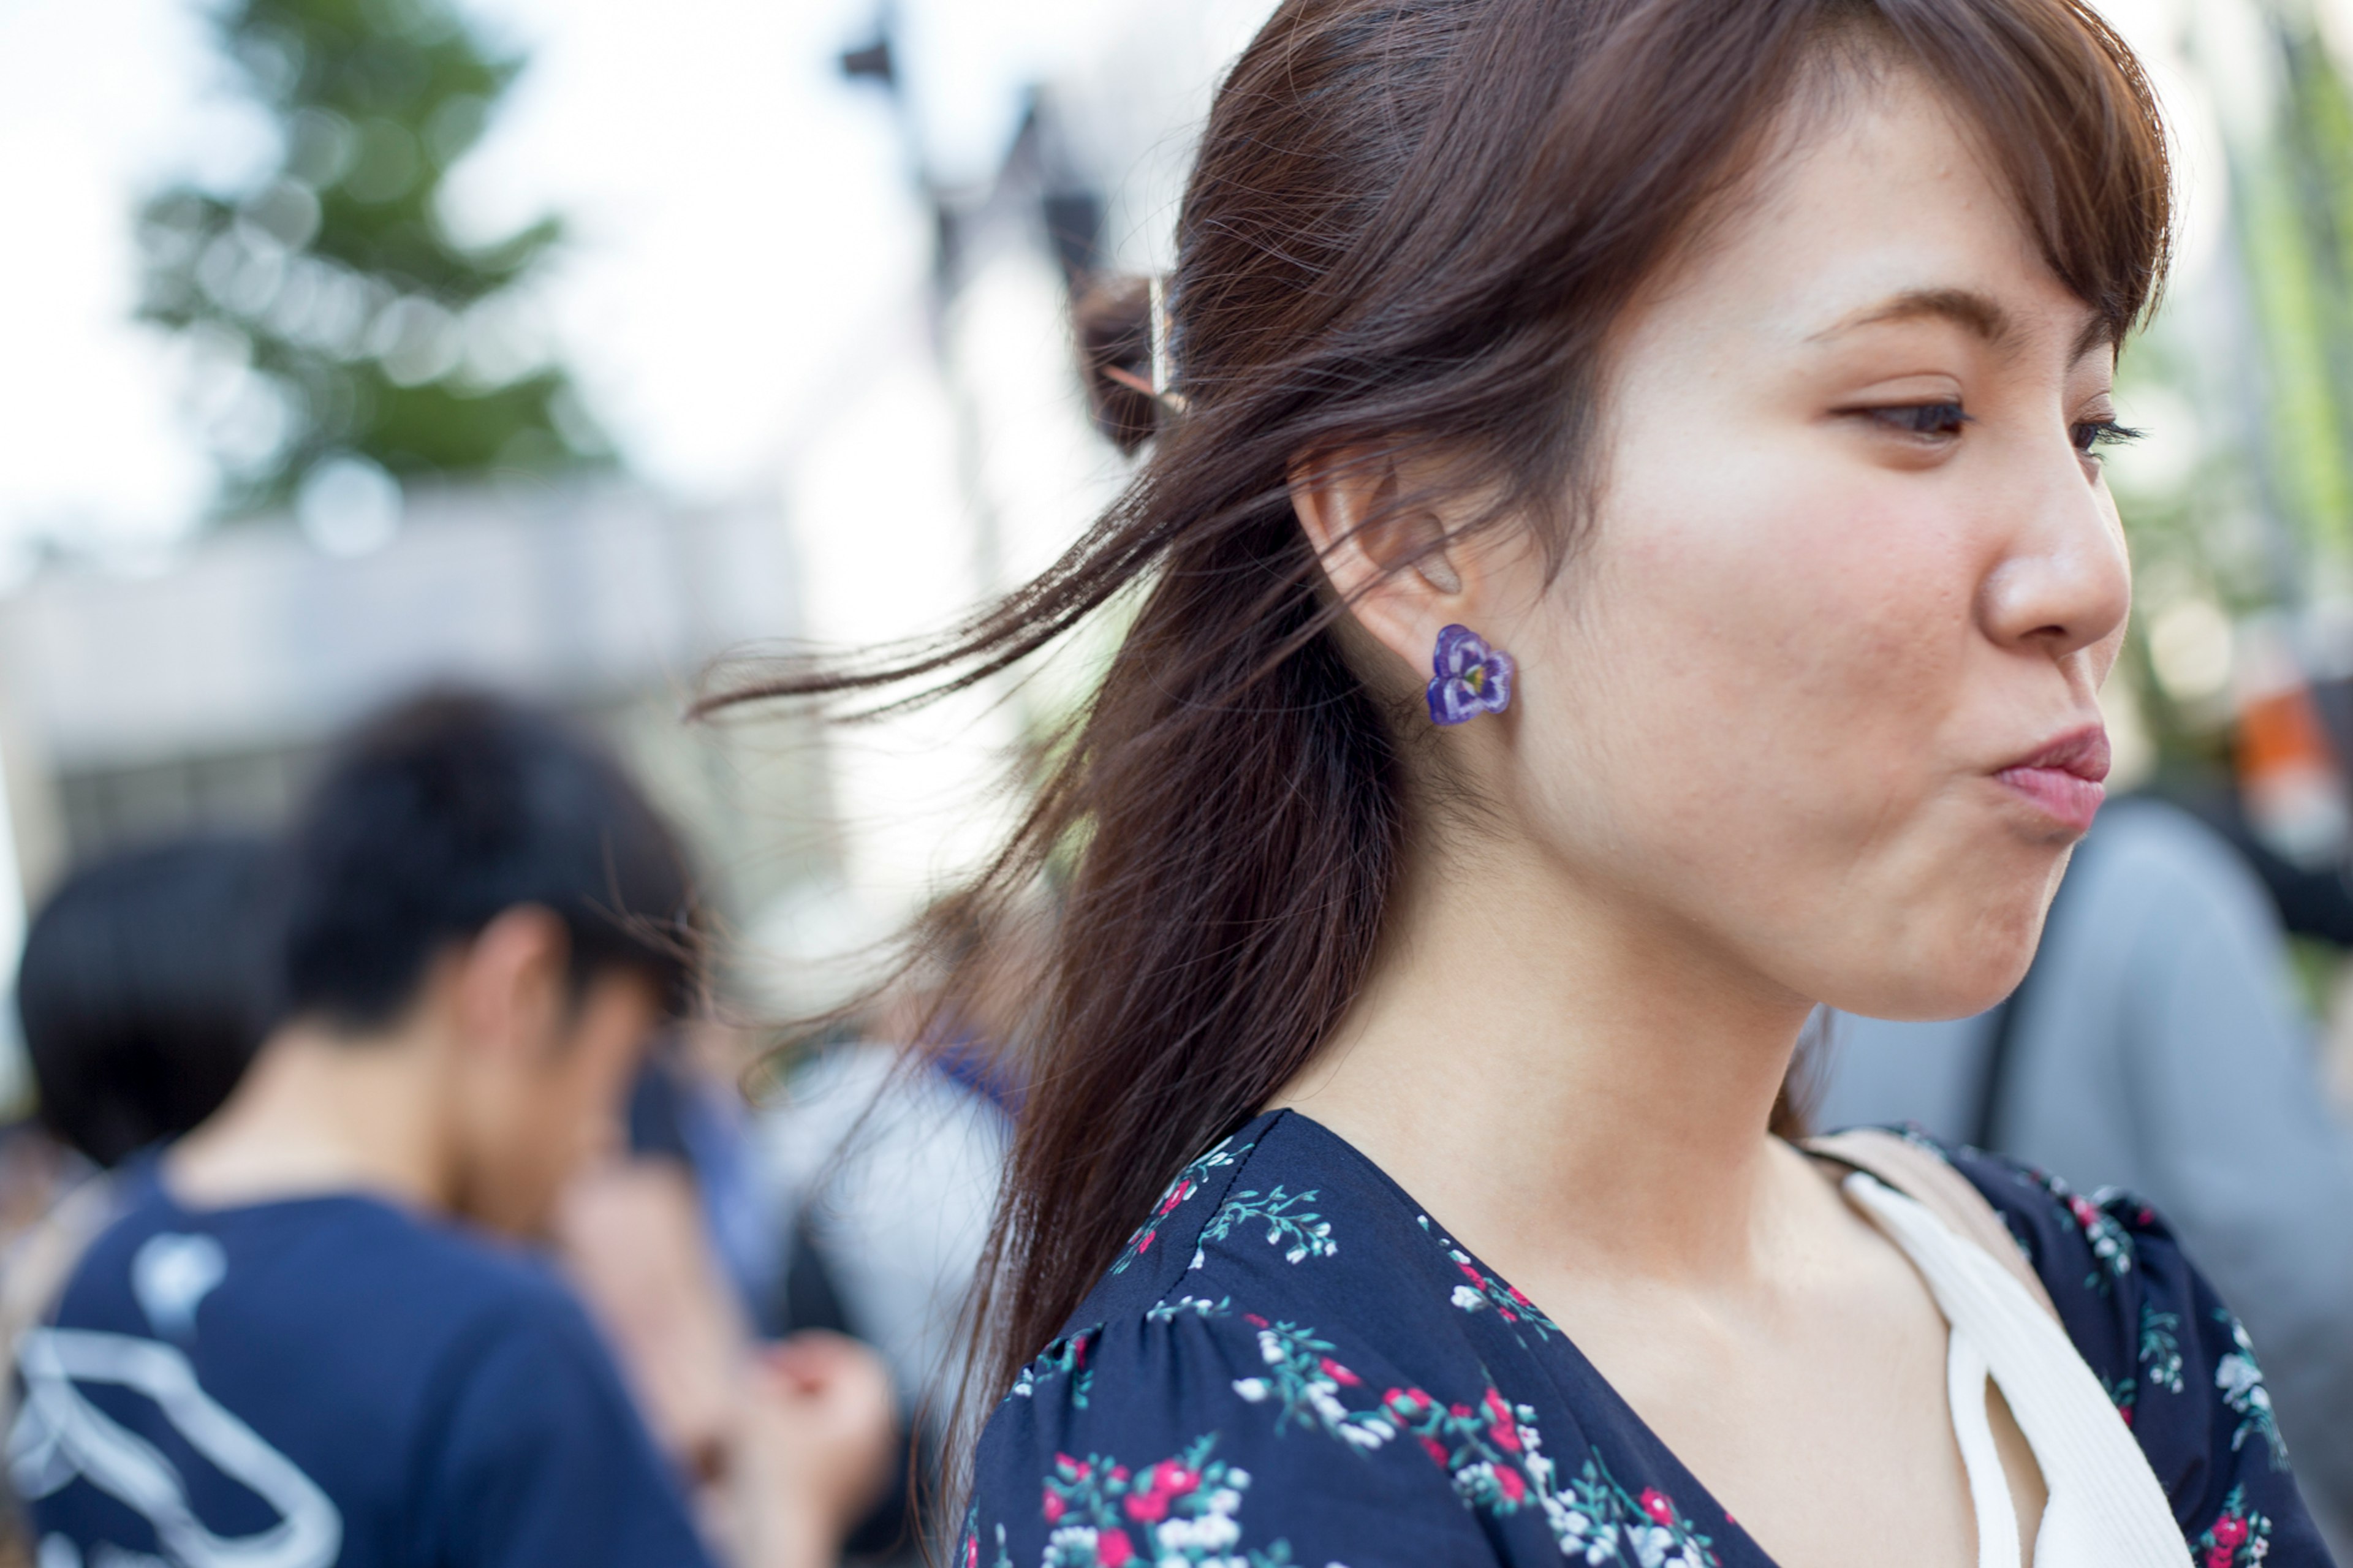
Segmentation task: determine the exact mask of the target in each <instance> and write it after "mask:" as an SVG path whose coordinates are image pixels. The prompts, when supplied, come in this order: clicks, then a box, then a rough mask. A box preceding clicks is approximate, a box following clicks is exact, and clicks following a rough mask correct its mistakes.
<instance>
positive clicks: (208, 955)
mask: <svg viewBox="0 0 2353 1568" xmlns="http://www.w3.org/2000/svg"><path fill="white" fill-rule="evenodd" d="M270 868H271V849H270V845H269V841H268V840H266V839H263V838H260V837H228V836H219V837H200V838H187V839H177V840H173V841H171V842H167V843H163V844H154V845H149V846H145V847H140V848H136V849H131V850H127V851H124V852H122V853H120V854H117V855H112V856H110V857H108V858H104V859H101V860H98V861H94V862H92V863H90V864H89V865H86V866H82V867H79V868H76V869H75V870H73V871H72V872H71V873H69V875H68V876H67V877H66V879H65V880H64V881H63V882H62V883H61V884H59V886H58V889H57V890H56V891H55V892H53V893H51V894H50V895H49V897H48V899H47V901H46V902H45V903H43V904H42V905H41V907H40V909H39V910H38V911H37V913H36V914H35V915H34V917H33V921H32V923H31V926H30V928H29V929H28V930H27V931H26V937H25V951H24V952H23V955H22V956H21V957H20V958H19V960H18V962H17V969H16V1013H17V1019H18V1022H19V1024H20V1026H21V1028H22V1031H23V1037H24V1041H25V1049H26V1056H27V1058H29V1059H30V1063H31V1067H32V1073H33V1085H34V1092H35V1095H36V1097H37V1125H36V1126H33V1127H21V1128H18V1129H15V1130H13V1131H12V1134H11V1136H10V1138H9V1159H10V1163H11V1165H12V1167H13V1168H12V1169H11V1170H10V1172H9V1173H8V1174H7V1175H6V1177H5V1178H0V1179H5V1181H7V1182H8V1184H9V1190H8V1192H7V1200H8V1202H9V1203H10V1205H12V1206H21V1207H22V1208H24V1209H25V1211H26V1213H25V1214H24V1215H23V1219H22V1221H21V1222H20V1223H18V1224H16V1225H12V1226H11V1227H10V1237H9V1241H8V1244H7V1247H6V1250H5V1253H0V1360H5V1363H6V1364H10V1365H13V1364H14V1363H15V1352H16V1343H17V1341H18V1340H19V1338H20V1337H21V1336H22V1335H23V1333H24V1332H25V1331H26V1329H28V1328H30V1327H31V1326H32V1325H33V1324H34V1323H35V1322H36V1321H38V1319H39V1318H40V1316H41V1314H42V1313H43V1312H45V1311H47V1309H48V1307H49V1306H50V1304H51V1302H52V1301H53V1300H54V1299H55V1297H56V1294H57V1292H58V1289H60V1288H61V1287H62V1286H63V1285H64V1283H65V1280H66V1277H67V1276H68V1275H69V1273H70V1272H71V1271H72V1268H73V1267H74V1265H75V1263H76V1262H77V1261H79V1258H80V1257H81V1254H82V1251H83V1249H84V1248H85V1247H88V1246H89V1244H90V1240H91V1239H92V1238H93V1237H96V1236H97V1235H98V1234H99V1233H100V1231H101V1230H103V1229H104V1228H105V1226H107V1225H108V1224H109V1223H110V1222H111V1220H112V1218H113V1215H114V1211H115V1207H116V1199H117V1196H118V1184H116V1183H113V1182H111V1181H105V1180H99V1181H88V1180H85V1179H84V1178H86V1177H87V1176H88V1175H89V1174H90V1173H91V1172H93V1171H106V1170H111V1168H113V1167H115V1166H117V1165H120V1164H121V1163H122V1162H123V1161H125V1160H126V1159H129V1158H131V1157H132V1156H133V1155H134V1154H136V1153H137V1152H139V1151H141V1150H142V1149H146V1148H148V1147H150V1146H151V1145H153V1144H155V1143H158V1142H162V1141H164V1140H166V1139H169V1138H173V1137H175V1136H177V1135H178V1134H180V1133H183V1132H185V1131H188V1130H189V1129H190V1128H192V1127H195V1125H196V1124H197V1123H199V1122H201V1121H204V1120H205V1118H206V1117H207V1116H209V1115H211V1114H212V1113H213V1112H214V1111H215V1110H218V1109H219V1107H220V1104H221V1102H222V1101H223V1100H226V1099H227V1098H228V1094H229V1091H230V1090H231V1089H234V1088H236V1086H237V1079H239V1078H240V1077H241V1076H242V1075H243V1074H244V1072H245V1068H246V1065H247V1064H248V1062H250V1061H251V1060H252V1059H253V1053H254V1050H255V1048H256V1047H258V1046H259V1044H260V1043H261V1038H262V1036H263V1034H264V1032H265V1031H266V1029H267V1027H268V1024H269V980H268V968H267V957H268V947H269V935H270V926H269V911H268V908H267V893H268V889H269V883H270ZM13 1392H14V1391H13V1388H10V1389H8V1390H7V1392H6V1394H0V1429H5V1426H6V1425H7V1421H8V1419H9V1417H10V1415H12V1414H13V1409H14V1401H13V1398H12V1397H10V1395H13ZM10 1503H11V1504H13V1500H10ZM21 1522H22V1521H21V1518H20V1517H19V1512H18V1510H17V1509H16V1507H14V1506H0V1535H10V1534H13V1533H14V1532H16V1531H17V1530H18V1529H19V1527H20V1525H21ZM0 1551H14V1552H16V1559H15V1560H21V1559H22V1558H23V1557H24V1556H25V1555H26V1553H25V1552H24V1551H23V1549H22V1543H21V1542H16V1541H10V1542H7V1544H6V1546H5V1547H0ZM0 1560H10V1559H0Z"/></svg>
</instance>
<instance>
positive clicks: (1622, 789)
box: [1542, 448, 1976, 874]
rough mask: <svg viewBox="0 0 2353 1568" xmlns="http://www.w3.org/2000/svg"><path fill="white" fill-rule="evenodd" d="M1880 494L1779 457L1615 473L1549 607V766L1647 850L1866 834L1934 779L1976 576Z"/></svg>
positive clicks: (1951, 532) (1766, 848) (1788, 843)
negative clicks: (1575, 565) (1554, 684)
mask: <svg viewBox="0 0 2353 1568" xmlns="http://www.w3.org/2000/svg"><path fill="white" fill-rule="evenodd" d="M1785 450H1786V448H1785ZM1800 450H1801V451H1802V448H1800ZM1891 488H1892V487H1890V486H1889V485H1887V484H1886V483H1885V482H1884V481H1883V479H1879V478H1878V477H1877V476H1874V475H1871V474H1868V473H1864V474H1844V475H1842V474H1841V472H1840V471H1839V470H1838V469H1837V468H1835V467H1834V466H1831V465H1826V464H1816V465H1807V464H1804V463H1802V462H1793V461H1789V460H1787V459H1786V458H1785V459H1783V460H1780V461H1775V462H1767V461H1761V460H1760V461H1752V462H1748V463H1745V464H1744V463H1741V462H1738V461H1725V462H1722V463H1714V464H1686V465H1683V466H1682V468H1681V469H1680V470H1679V471H1673V470H1671V471H1668V472H1666V473H1665V474H1663V475H1662V478H1661V479H1658V480H1657V481H1655V482H1647V483H1646V482H1644V481H1642V480H1641V479H1640V478H1639V477H1637V478H1635V479H1632V480H1631V481H1630V482H1629V483H1627V484H1625V485H1622V486H1621V487H1620V490H1619V492H1618V494H1617V495H1616V496H1615V497H1614V498H1613V504H1612V506H1611V507H1610V509H1609V512H1608V514H1607V515H1606V516H1605V517H1604V518H1603V519H1602V520H1601V521H1600V526H1599V528H1597V530H1596V532H1595V535H1594V537H1593V541H1592V552H1591V555H1590V558H1589V569H1588V571H1586V572H1584V573H1582V574H1579V581H1578V582H1577V583H1576V584H1570V585H1567V587H1566V588H1565V590H1564V594H1565V596H1566V597H1567V598H1569V599H1573V600H1574V601H1575V603H1574V605H1573V607H1570V608H1568V609H1567V612H1566V613H1564V614H1562V615H1560V616H1556V617H1555V620H1554V625H1555V627H1556V632H1557V637H1556V643H1555V646H1554V647H1551V648H1548V649H1547V650H1546V651H1547V656H1548V657H1547V658H1546V664H1547V665H1549V666H1551V667H1553V668H1557V669H1559V670H1561V671H1563V672H1564V673H1565V680H1564V682H1563V685H1562V689H1560V690H1559V691H1558V692H1556V693H1552V692H1548V693H1547V694H1546V695H1548V696H1552V695H1556V696H1558V697H1559V698H1560V699H1561V700H1562V705H1563V707H1564V709H1565V711H1563V712H1561V713H1560V714H1559V719H1560V722H1559V723H1557V724H1556V725H1551V724H1547V725H1545V726H1542V728H1543V729H1544V730H1545V731H1548V732H1549V733H1551V734H1553V735H1555V736H1556V737H1558V738H1560V739H1561V740H1562V741H1564V742H1566V744H1567V749H1568V750H1570V751H1573V752H1575V753H1576V755H1574V756H1561V757H1558V758H1556V760H1555V765H1553V766H1548V767H1547V768H1546V772H1547V773H1551V774H1552V776H1553V777H1554V778H1555V779H1556V780H1558V779H1562V778H1564V777H1565V776H1567V775H1568V774H1571V773H1582V774H1583V775H1584V776H1585V777H1586V778H1588V779H1590V780H1592V781H1593V782H1594V783H1596V784H1599V785H1600V786H1601V787H1602V788H1604V789H1606V790H1607V791H1608V793H1609V795H1610V796H1611V797H1612V799H1611V800H1610V801H1609V803H1608V809H1609V815H1610V816H1612V817H1614V818H1616V819H1617V821H1618V822H1619V823H1620V826H1621V827H1622V828H1623V829H1624V830H1625V831H1626V832H1627V833H1628V835H1629V836H1630V837H1633V838H1637V839H1640V840H1642V841H1644V843H1643V847H1644V849H1645V851H1646V852H1649V853H1656V852H1658V851H1659V850H1660V848H1661V847H1662V846H1664V847H1666V849H1667V852H1668V853H1670V854H1684V855H1695V856H1697V857H1699V858H1709V859H1713V858H1715V857H1714V856H1713V855H1712V854H1711V853H1710V847H1711V846H1712V845H1715V844H1716V843H1718V841H1721V840H1724V839H1725V838H1726V837H1736V838H1737V839H1738V840H1739V841H1740V853H1741V854H1742V856H1743V857H1745V858H1749V859H1751V860H1754V859H1756V858H1758V857H1760V856H1762V857H1766V858H1778V855H1779V854H1780V853H1782V852H1784V851H1786V852H1788V853H1796V854H1805V853H1816V852H1820V851H1822V850H1825V849H1828V850H1830V851H1831V852H1833V853H1852V851H1853V849H1854V847H1855V846H1856V845H1857V844H1858V843H1860V842H1863V841H1867V840H1869V839H1870V838H1872V837H1874V836H1876V835H1878V834H1881V833H1883V832H1884V831H1885V830H1886V828H1887V825H1888V823H1889V821H1890V820H1891V818H1900V817H1901V816H1902V815H1903V813H1904V811H1905V807H1906V805H1909V804H1912V803H1915V802H1916V801H1918V800H1919V799H1921V798H1922V797H1923V796H1924V795H1926V794H1927V793H1929V792H1931V791H1933V790H1934V789H1935V788H1936V784H1937V782H1938V780H1939V777H1940V771H1939V768H1938V765H1937V764H1938V761H1939V752H1940V751H1941V748H1940V746H1939V745H1938V742H1937V737H1938V733H1939V730H1940V728H1941V727H1942V726H1943V724H1944V723H1945V722H1946V721H1947V718H1948V717H1949V715H1950V714H1951V713H1952V712H1953V710H1954V709H1955V708H1956V706H1957V703H1958V701H1959V700H1960V695H1961V692H1960V688H1961V684H1962V678H1963V674H1964V671H1965V669H1966V668H1967V663H1968V650H1969V647H1970V640H1971V631H1972V626H1973V616H1972V604H1973V598H1974V584H1975V582H1976V574H1975V573H1974V572H1973V571H1972V569H1971V563H1970V561H1969V558H1968V550H1967V548H1966V544H1967V541H1966V537H1965V534H1964V531H1962V530H1961V529H1960V528H1959V527H1957V525H1956V524H1955V523H1954V521H1952V520H1949V519H1947V518H1944V517H1940V516H1938V515H1937V514H1936V513H1935V512H1934V511H1933V510H1929V509H1925V508H1924V507H1923V506H1922V504H1921V501H1920V499H1919V497H1918V495H1917V494H1916V492H1915V493H1913V494H1908V495H1906V496H1905V497H1903V498H1902V500H1901V504H1898V498H1896V497H1895V496H1894V495H1891V494H1890V493H1888V492H1889V490H1890V489H1891ZM1793 829H1794V830H1795V831H1794V832H1793V831H1792V830H1793ZM1791 869H1792V868H1788V867H1782V868H1779V870H1780V871H1781V873H1783V874H1787V873H1788V871H1789V870H1791Z"/></svg>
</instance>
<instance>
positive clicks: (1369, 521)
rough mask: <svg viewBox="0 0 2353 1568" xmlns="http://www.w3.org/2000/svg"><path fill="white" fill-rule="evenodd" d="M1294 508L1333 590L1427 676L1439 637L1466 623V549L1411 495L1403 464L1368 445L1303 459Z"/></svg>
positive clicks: (1295, 473)
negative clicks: (1452, 626)
mask: <svg viewBox="0 0 2353 1568" xmlns="http://www.w3.org/2000/svg"><path fill="white" fill-rule="evenodd" d="M1289 477H1290V481H1291V507H1292V510H1293V511H1294V512H1296V513H1297V514H1298V516H1299V526H1300V527H1301V529H1302V530H1303V531H1305V533H1306V535H1307V542H1308V543H1309V544H1310V545H1312V546H1313V547H1314V551H1315V554H1316V558H1317V559H1318V560H1319V561H1320V562H1321V563H1323V567H1324V576H1325V577H1326V578H1327V579H1328V580H1329V581H1330V582H1331V584H1332V591H1333V593H1334V594H1335V595H1337V596H1338V598H1339V600H1340V602H1341V603H1342V604H1344V605H1347V606H1348V611H1349V613H1350V614H1351V615H1352V616H1355V617H1356V621H1357V624H1358V625H1360V626H1363V627H1364V628H1365V630H1366V631H1367V632H1370V633H1371V634H1372V635H1373V637H1374V639H1375V640H1376V641H1377V642H1379V643H1380V644H1381V646H1383V647H1386V648H1388V650H1389V651H1390V652H1391V653H1393V654H1395V655H1397V656H1398V658H1401V659H1403V660H1404V661H1405V662H1406V664H1407V666H1408V667H1409V668H1412V669H1415V670H1419V671H1421V672H1422V673H1423V674H1427V673H1428V670H1427V668H1425V667H1426V666H1428V664H1429V663H1430V649H1431V648H1432V647H1435V646H1437V642H1438V634H1439V632H1440V630H1441V629H1442V628H1444V627H1445V626H1448V625H1450V624H1451V623H1453V622H1455V621H1459V620H1461V619H1462V618H1463V616H1464V615H1465V614H1466V613H1467V612H1466V609H1465V605H1466V602H1467V601H1468V599H1469V598H1470V597H1471V596H1472V595H1470V594H1469V593H1467V592H1466V587H1465V584H1464V582H1463V568H1464V566H1465V565H1466V564H1467V562H1466V561H1465V560H1463V559H1460V557H1461V556H1462V554H1463V552H1461V551H1460V550H1459V549H1456V548H1454V547H1451V546H1450V545H1449V543H1448V530H1447V527H1446V522H1445V520H1444V519H1443V518H1442V517H1441V516H1440V514H1439V512H1438V510H1437V509H1436V508H1435V507H1434V506H1432V505H1431V504H1430V503H1429V502H1427V501H1425V500H1421V499H1419V496H1417V495H1416V494H1415V493H1414V492H1413V491H1410V490H1409V489H1408V485H1407V479H1406V476H1405V475H1403V474H1402V473H1400V471H1399V469H1398V463H1397V460H1396V459H1395V458H1392V457H1390V456H1388V454H1386V453H1382V452H1377V451H1374V450H1371V449H1368V448H1362V447H1358V448H1353V449H1350V450H1346V451H1340V452H1331V453H1323V454H1317V455H1314V456H1305V457H1301V458H1296V459H1294V460H1293V464H1292V467H1291V473H1290V476H1289Z"/></svg>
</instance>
